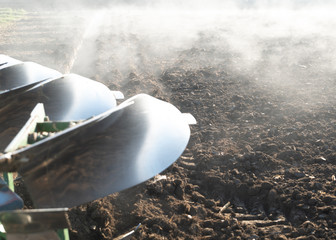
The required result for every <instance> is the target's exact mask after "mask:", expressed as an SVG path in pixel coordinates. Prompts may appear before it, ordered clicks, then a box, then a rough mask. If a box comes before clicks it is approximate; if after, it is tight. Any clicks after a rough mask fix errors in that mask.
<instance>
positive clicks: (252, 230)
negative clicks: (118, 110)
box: [0, 10, 336, 240]
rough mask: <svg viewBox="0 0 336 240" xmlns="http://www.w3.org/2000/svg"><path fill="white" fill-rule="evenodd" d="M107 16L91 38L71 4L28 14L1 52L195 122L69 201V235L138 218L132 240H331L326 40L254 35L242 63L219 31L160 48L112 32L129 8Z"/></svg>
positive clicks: (333, 123)
mask: <svg viewBox="0 0 336 240" xmlns="http://www.w3.org/2000/svg"><path fill="white" fill-rule="evenodd" d="M86 14H87V13H86ZM115 14H116V12H104V15H103V20H102V21H101V23H100V24H99V25H97V26H98V29H99V31H97V32H96V35H95V38H94V41H92V39H91V40H90V38H89V37H86V36H85V34H84V32H85V29H86V27H87V26H88V25H89V24H90V21H91V20H90V18H89V17H87V16H89V15H84V14H83V12H79V11H76V12H72V13H71V17H69V12H66V11H63V12H62V11H58V12H57V13H55V12H46V11H44V12H42V11H32V10H29V11H28V12H27V15H26V17H25V18H24V19H22V20H20V21H18V22H15V23H12V24H11V25H10V26H7V27H6V29H5V30H4V31H3V32H1V36H0V53H2V54H7V55H9V56H12V57H14V58H17V59H20V60H25V61H35V62H38V63H41V64H43V65H46V66H48V67H52V68H55V69H56V70H59V71H61V72H66V71H67V69H68V70H70V71H73V72H76V73H78V74H81V75H84V76H86V77H89V78H92V79H94V80H97V81H100V82H103V83H105V84H106V85H107V86H109V87H110V88H111V89H113V90H119V91H122V92H123V93H124V95H125V97H126V98H129V97H131V96H134V95H135V94H138V93H147V94H150V95H152V96H154V97H157V98H159V99H163V100H165V101H168V102H170V103H172V104H174V105H175V106H176V107H177V108H179V109H180V110H181V111H182V112H189V113H192V114H193V116H194V117H195V118H196V120H197V122H198V123H197V125H193V126H191V138H190V142H189V145H188V147H187V149H186V150H185V152H184V154H183V155H182V156H181V157H180V158H179V159H178V160H177V161H176V162H175V163H174V164H173V165H172V166H171V167H169V168H168V169H167V170H165V171H164V172H162V173H160V175H158V176H157V177H155V178H154V179H150V180H148V181H147V182H145V183H142V184H140V185H138V186H135V187H133V188H131V189H127V190H124V191H122V192H119V193H114V194H112V195H110V196H107V197H105V198H103V199H99V200H96V201H94V202H91V203H88V204H85V205H82V206H79V207H76V208H73V209H71V210H70V212H69V220H70V224H71V226H70V233H71V239H73V240H75V239H81V240H84V239H114V238H117V237H118V236H121V235H123V234H125V233H127V232H129V231H131V230H133V229H134V228H135V227H136V226H137V225H138V224H139V223H141V226H140V227H139V229H138V230H137V231H136V232H135V233H134V234H133V235H132V237H131V239H336V195H335V194H336V189H335V186H336V178H335V173H336V97H335V93H336V80H335V73H336V69H335V68H329V67H325V64H326V63H328V62H330V60H331V58H332V57H331V56H329V55H328V57H326V55H325V54H324V53H325V52H326V51H328V49H329V50H330V49H332V51H334V48H335V47H332V46H335V45H333V44H335V38H334V37H333V36H311V37H307V36H305V37H293V38H291V37H288V38H284V37H280V36H279V37H277V36H275V37H273V38H267V39H265V38H261V39H259V40H258V41H259V42H258V44H259V45H258V46H261V49H262V51H261V53H262V54H261V55H260V56H259V58H258V59H254V60H253V64H246V62H247V60H246V57H245V56H244V54H242V53H241V52H237V51H235V50H233V49H232V48H230V47H229V43H227V42H226V38H225V36H224V35H223V33H224V32H225V31H226V30H227V29H226V28H225V27H223V29H220V28H217V29H216V31H209V30H208V29H200V30H199V31H198V32H197V33H198V34H196V35H195V36H193V37H192V38H191V40H190V41H189V44H186V45H182V44H181V45H179V44H177V45H174V44H171V43H169V44H168V48H169V49H163V50H164V51H163V53H162V54H159V52H160V51H158V50H157V49H155V48H164V46H165V45H164V44H162V45H156V44H155V41H156V40H158V39H161V37H162V38H164V37H166V36H164V35H162V36H157V37H156V38H154V40H155V41H153V42H150V41H148V39H147V38H146V34H145V33H146V32H145V31H140V30H139V31H137V30H134V31H132V30H130V31H129V30H128V29H127V27H126V24H125V25H122V24H121V26H119V28H117V25H118V23H116V21H115V20H116V19H118V20H120V22H121V23H123V22H122V20H125V19H127V18H128V17H130V16H131V14H130V15H126V16H124V15H122V14H121V15H118V16H116V15H115ZM90 16H93V15H90ZM168 17H169V16H168ZM139 19H141V18H139ZM137 20H138V19H137V18H135V20H134V21H137ZM120 22H119V23H120ZM130 24H131V26H133V25H132V23H130ZM133 24H134V23H133ZM127 26H129V25H127ZM130 28H131V27H130ZM158 31H159V30H158ZM144 32H145V33H144ZM140 33H143V34H140ZM159 33H160V32H159ZM178 33H180V31H179V32H178ZM178 33H177V34H178ZM242 38H243V36H242ZM83 39H84V40H83ZM168 40H169V39H168ZM90 41H91V42H90ZM317 41H318V42H319V43H320V42H322V43H324V45H323V46H324V47H316V43H317ZM80 44H82V45H84V47H83V48H84V49H85V46H89V45H90V46H92V45H94V47H95V49H94V55H92V56H90V59H87V58H81V59H77V57H78V56H80V51H81V50H80V49H78V45H80ZM85 44H87V45H85ZM252 47H253V46H252ZM76 49H77V50H76ZM250 50H251V49H250ZM76 51H78V53H77V52H76ZM330 51H331V50H330ZM294 52H295V53H296V54H299V55H300V57H298V58H295V59H294V60H293V59H292V58H291V56H292V55H291V54H293V53H294ZM160 53H161V52H160ZM73 58H74V59H75V60H74V66H73V68H71V66H69V63H71V61H72V59H73ZM275 58H276V59H277V61H276V62H274V61H272V59H275ZM251 61H252V60H251ZM88 63H89V64H88ZM81 64H83V65H85V64H88V65H87V66H91V69H90V71H89V72H86V71H85V69H81V68H80V65H81ZM76 69H77V70H78V71H79V72H77V71H76ZM130 177H131V176H130Z"/></svg>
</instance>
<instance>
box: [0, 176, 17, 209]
mask: <svg viewBox="0 0 336 240" xmlns="http://www.w3.org/2000/svg"><path fill="white" fill-rule="evenodd" d="M20 208H23V201H22V199H21V198H20V197H19V196H18V195H17V194H16V193H14V192H12V191H11V190H10V189H9V188H8V185H7V183H6V182H5V181H4V180H2V179H1V178H0V211H4V210H15V209H20Z"/></svg>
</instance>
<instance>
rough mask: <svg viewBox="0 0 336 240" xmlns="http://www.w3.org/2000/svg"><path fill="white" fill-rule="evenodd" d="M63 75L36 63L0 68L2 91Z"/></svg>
mask: <svg viewBox="0 0 336 240" xmlns="http://www.w3.org/2000/svg"><path fill="white" fill-rule="evenodd" d="M61 76H62V74H61V73H59V72H57V71H55V70H52V69H50V68H47V67H44V66H41V65H39V64H36V63H32V62H24V63H19V64H16V65H13V66H10V67H6V68H3V69H0V91H5V90H11V89H14V88H18V87H23V86H26V85H29V84H32V83H36V82H40V81H42V80H46V79H51V78H59V77H61Z"/></svg>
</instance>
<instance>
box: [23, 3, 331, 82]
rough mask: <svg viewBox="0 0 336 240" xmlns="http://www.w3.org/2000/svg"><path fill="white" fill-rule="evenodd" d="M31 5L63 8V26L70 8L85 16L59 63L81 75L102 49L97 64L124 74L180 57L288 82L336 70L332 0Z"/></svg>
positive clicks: (192, 64)
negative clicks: (73, 43)
mask: <svg viewBox="0 0 336 240" xmlns="http://www.w3.org/2000/svg"><path fill="white" fill-rule="evenodd" d="M29 7H30V8H31V9H35V10H31V11H37V12H44V11H48V12H51V14H52V12H53V11H54V12H55V13H57V14H59V13H60V12H62V14H63V16H64V14H66V13H67V12H68V14H69V16H68V17H65V18H62V19H60V20H59V25H60V26H65V25H69V24H70V25H71V24H72V25H74V26H76V24H78V23H77V22H71V21H70V20H69V19H72V17H73V16H74V15H78V16H80V17H81V18H82V19H84V23H82V25H84V26H85V27H84V28H83V30H81V31H82V33H80V36H79V39H80V41H78V42H77V43H76V46H75V47H74V53H73V54H72V57H71V58H70V59H66V61H68V63H67V64H66V65H67V67H66V68H65V69H58V70H61V71H63V72H75V73H78V74H82V75H84V76H86V77H93V78H94V77H95V75H97V74H99V73H97V72H95V71H96V70H97V69H96V68H95V65H97V59H98V58H99V55H100V54H101V53H103V54H104V55H105V56H109V57H108V58H107V59H100V60H101V61H100V63H99V64H100V65H104V64H105V65H106V66H105V67H104V68H105V69H108V72H119V73H120V75H121V78H125V79H126V78H127V77H128V76H129V74H132V73H135V74H136V75H141V74H143V73H146V74H153V76H154V77H156V78H159V77H160V74H162V71H164V70H165V69H169V68H170V67H176V66H178V65H179V62H181V61H184V67H186V68H197V69H199V68H209V67H215V68H218V69H220V68H226V69H229V70H230V71H235V72H237V73H239V74H241V75H245V76H246V77H249V78H254V79H259V81H263V80H265V81H269V80H270V79H271V80H272V82H273V83H274V84H285V85H286V84H287V85H292V84H293V83H295V82H298V81H299V82H307V83H312V82H314V81H315V82H316V81H318V79H317V76H320V75H321V73H323V74H324V75H325V76H330V75H332V74H334V72H335V70H336V69H335V66H336V57H335V56H336V48H335V46H336V18H335V17H334V11H333V9H335V8H334V7H335V3H334V1H328V0H320V1H312V0H292V1H291V0H285V1H275V0H259V1H258V0H239V1H219V0H208V1H202V0H183V1H182V0H173V1H163V0H143V1H140V0H137V1H135V0H133V1H131V0H128V1H120V0H110V1H107V0H104V1H102V0H99V1H95V2H94V3H93V2H92V1H85V0H81V1H79V0H77V1H71V2H69V1H57V2H49V1H46V2H40V1H32V3H31V5H30V6H29ZM62 21H63V22H62ZM56 28H57V26H55V31H57V29H56ZM64 41H66V40H64ZM65 44H67V42H65ZM186 52H187V53H188V54H189V55H188V56H189V59H188V56H187V53H186ZM193 52H194V53H195V52H197V53H198V55H197V56H196V55H195V54H194V55H193ZM186 62H188V63H187V64H186ZM104 74H105V73H104ZM111 78H113V76H111ZM112 80H113V79H112ZM269 82H270V81H269Z"/></svg>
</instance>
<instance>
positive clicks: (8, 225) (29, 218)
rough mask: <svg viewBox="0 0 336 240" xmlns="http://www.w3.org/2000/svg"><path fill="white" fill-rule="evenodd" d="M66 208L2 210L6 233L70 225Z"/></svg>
mask: <svg viewBox="0 0 336 240" xmlns="http://www.w3.org/2000/svg"><path fill="white" fill-rule="evenodd" d="M67 211H68V209H66V208H53V209H26V210H14V211H5V212H0V222H1V223H2V224H3V225H4V228H5V230H6V233H36V232H44V231H48V230H55V229H62V228H67V227H68V221H67V217H66V212H67Z"/></svg>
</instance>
